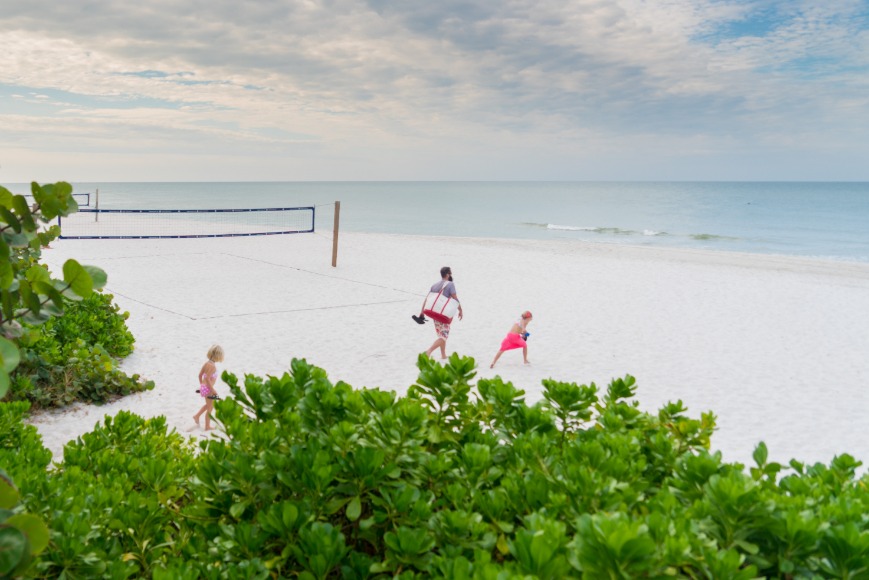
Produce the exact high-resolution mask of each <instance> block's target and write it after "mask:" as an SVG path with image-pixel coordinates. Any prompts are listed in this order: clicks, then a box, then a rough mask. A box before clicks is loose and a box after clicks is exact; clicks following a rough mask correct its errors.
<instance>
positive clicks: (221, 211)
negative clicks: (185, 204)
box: [78, 206, 314, 213]
mask: <svg viewBox="0 0 869 580" xmlns="http://www.w3.org/2000/svg"><path fill="white" fill-rule="evenodd" d="M305 209H309V210H311V211H314V206H303V207H253V208H240V209H80V210H78V211H79V212H80V213H240V212H252V211H298V210H305Z"/></svg>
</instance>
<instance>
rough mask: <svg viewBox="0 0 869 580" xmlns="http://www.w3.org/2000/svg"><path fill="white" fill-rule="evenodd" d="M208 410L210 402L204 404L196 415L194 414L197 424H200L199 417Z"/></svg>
mask: <svg viewBox="0 0 869 580" xmlns="http://www.w3.org/2000/svg"><path fill="white" fill-rule="evenodd" d="M207 410H208V403H206V404H204V405H202V408H201V409H199V411H198V412H197V413H196V414H195V415H193V420H194V421H195V422H196V424H197V425H199V417H201V416H202V413H204V412H205V411H207Z"/></svg>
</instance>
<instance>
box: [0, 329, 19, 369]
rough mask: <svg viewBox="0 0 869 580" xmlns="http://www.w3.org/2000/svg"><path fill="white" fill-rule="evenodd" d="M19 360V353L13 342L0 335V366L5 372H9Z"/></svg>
mask: <svg viewBox="0 0 869 580" xmlns="http://www.w3.org/2000/svg"><path fill="white" fill-rule="evenodd" d="M20 360H21V355H20V353H19V352H18V347H17V346H16V345H15V343H14V342H12V341H11V340H8V339H6V338H3V337H0V368H2V369H3V370H4V371H5V372H7V373H11V372H12V371H13V370H15V368H16V367H17V366H18V363H19V362H20Z"/></svg>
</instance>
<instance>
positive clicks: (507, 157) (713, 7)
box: [0, 0, 869, 183]
mask: <svg viewBox="0 0 869 580" xmlns="http://www.w3.org/2000/svg"><path fill="white" fill-rule="evenodd" d="M0 31H2V33H0V38H2V49H0V183H12V182H21V181H31V180H37V181H53V180H60V179H63V180H68V181H188V180H189V181H247V180H268V181H272V180H490V179H491V180H500V179H532V180H534V179H539V180H767V179H771V180H869V0H811V1H802V0H787V1H774V0H740V1H733V0H479V1H476V2H464V1H457V0H369V1H367V2H366V1H362V0H309V1H305V0H298V1H297V0H259V1H244V0H138V1H129V0H123V1H122V0H87V1H65V2H59V1H58V0H0Z"/></svg>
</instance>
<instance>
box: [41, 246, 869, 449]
mask: <svg viewBox="0 0 869 580" xmlns="http://www.w3.org/2000/svg"><path fill="white" fill-rule="evenodd" d="M43 256H44V260H45V262H47V263H48V264H49V265H50V266H51V268H52V270H53V271H56V272H59V271H60V269H61V265H62V263H63V261H64V260H65V259H67V258H69V257H74V258H76V259H77V260H79V261H80V262H81V263H83V264H92V265H95V266H99V267H101V268H103V269H105V270H106V271H107V272H108V275H109V281H108V284H107V291H108V292H110V293H112V294H114V296H115V300H116V302H117V303H118V304H119V305H120V307H121V308H122V309H123V310H127V311H129V312H130V318H129V320H128V325H129V327H130V329H131V330H132V332H133V334H134V335H135V337H136V350H135V352H134V353H133V354H132V355H131V356H130V357H129V358H128V359H126V360H125V361H124V363H123V368H124V369H125V370H126V371H127V372H129V373H140V374H141V375H143V376H144V377H147V378H148V379H151V380H153V381H155V383H156V388H155V389H154V390H153V391H150V392H146V393H143V394H137V395H133V396H130V397H126V398H123V399H121V400H118V401H116V402H115V403H112V404H109V405H105V406H102V407H97V406H88V405H77V406H75V407H72V408H69V409H66V410H62V411H57V412H48V413H42V414H38V415H37V416H35V417H34V418H33V423H34V424H36V425H37V426H38V428H39V430H40V432H41V434H42V436H43V439H44V441H45V444H46V445H47V446H48V447H49V448H50V449H51V450H52V451H53V452H54V453H55V457H56V458H57V459H58V460H59V459H60V458H61V450H62V448H63V445H64V444H65V443H66V442H67V441H68V440H70V439H73V438H75V437H77V436H79V435H81V434H83V433H85V432H87V431H89V430H90V429H91V428H92V427H93V425H94V424H95V423H96V422H97V421H99V420H101V418H102V417H103V416H104V414H106V413H109V414H113V413H116V412H117V411H119V410H121V409H127V410H130V411H134V412H136V413H138V414H140V415H143V416H146V417H148V416H156V415H165V416H166V417H167V418H168V421H169V424H170V425H171V426H172V427H175V428H177V429H178V430H179V431H182V432H184V431H186V430H187V429H189V428H191V426H192V425H193V422H192V419H191V416H192V415H193V414H194V413H195V412H196V411H197V409H198V408H199V407H200V405H201V399H200V398H199V396H198V395H197V394H196V393H194V389H196V387H197V380H196V376H197V373H198V371H199V369H200V367H201V365H202V363H203V362H204V361H205V353H206V351H207V350H208V348H209V347H210V346H211V345H212V344H215V343H217V344H220V345H222V346H223V347H224V349H225V351H226V360H225V363H224V364H223V365H220V366H219V369H220V370H223V369H228V370H230V371H232V372H234V373H237V374H239V375H242V374H245V373H251V374H256V375H261V376H264V375H267V374H271V375H276V374H281V373H283V372H284V371H285V370H286V369H287V368H288V367H289V362H290V360H291V359H292V358H293V357H304V358H307V359H308V360H309V361H311V362H313V363H315V364H317V365H319V366H321V367H323V368H325V369H326V371H327V372H328V373H329V376H330V378H331V379H332V380H333V381H337V380H339V379H340V380H344V381H346V382H348V383H350V384H351V385H353V386H356V387H362V386H368V387H380V388H383V389H393V390H396V391H398V392H400V393H403V392H404V391H405V390H406V388H407V387H408V386H409V385H411V384H412V383H413V382H414V380H415V378H416V374H417V369H416V367H415V363H416V358H417V355H418V354H419V353H420V352H422V351H424V350H425V349H426V348H428V347H429V345H430V344H431V343H432V341H433V340H434V338H435V335H434V328H433V325H432V324H431V322H429V323H428V324H426V325H425V326H419V325H417V324H415V323H414V322H413V321H412V320H411V318H410V316H411V314H414V313H417V312H418V311H419V308H420V305H421V303H422V300H423V297H424V294H425V292H426V291H427V289H428V287H429V286H430V285H431V284H433V283H434V282H435V281H437V280H438V278H439V275H438V270H439V268H440V267H441V266H444V265H449V266H451V267H452V270H453V274H454V278H455V283H456V287H457V290H458V296H459V298H460V299H461V302H462V304H463V307H464V313H465V318H464V320H462V321H460V322H459V321H456V322H455V323H454V324H453V329H452V335H451V337H450V340H449V342H448V345H447V347H448V352H449V353H451V352H458V353H460V354H463V355H470V356H473V357H474V358H475V359H476V360H477V362H478V365H479V376H480V377H489V376H494V375H495V374H499V375H501V376H502V377H503V378H505V379H506V380H510V381H512V382H513V383H514V384H515V385H516V386H518V387H520V388H522V389H525V391H526V392H527V399H528V400H529V401H535V400H538V399H539V398H540V392H541V384H540V383H541V380H543V379H546V378H554V379H557V380H563V381H571V382H577V383H589V382H592V381H594V382H595V383H597V384H598V386H599V387H601V389H604V388H605V387H606V384H607V383H608V382H609V380H610V379H611V378H613V377H620V376H624V375H625V374H628V373H630V374H632V375H634V376H635V377H637V381H638V385H639V392H638V399H639V401H640V403H641V406H642V408H643V409H645V410H649V411H654V410H656V409H657V408H658V407H659V406H660V405H661V404H663V403H665V402H666V401H668V400H676V399H682V400H683V401H684V402H685V403H686V405H687V406H688V408H689V413H690V414H691V415H692V416H695V417H699V415H700V413H701V412H704V411H708V410H711V411H713V412H714V413H715V414H716V415H717V417H718V432H717V433H716V435H715V437H714V438H713V447H714V448H715V449H720V450H722V451H723V453H724V459H725V460H727V461H740V462H743V463H751V453H752V451H753V449H754V447H755V445H756V444H757V442H758V441H761V440H763V441H765V442H766V443H767V445H768V447H769V449H770V457H771V458H772V459H774V460H778V461H787V460H789V459H790V458H792V457H793V458H797V459H799V460H801V461H807V462H815V461H822V462H829V460H830V459H831V458H832V457H833V456H834V455H836V454H841V453H846V452H847V453H850V454H852V455H854V456H855V457H857V458H858V459H860V460H863V461H869V438H866V437H865V436H864V433H865V422H864V421H865V420H866V419H865V418H866V416H867V412H869V396H867V394H866V390H867V383H869V356H867V354H869V325H867V322H869V264H862V263H846V262H841V263H840V262H829V261H818V260H810V259H800V258H786V257H777V256H765V255H748V254H732V253H721V252H705V251H695V250H679V249H659V248H656V249H651V248H646V247H631V246H622V245H607V244H587V243H580V242H544V241H519V240H492V239H470V238H432V237H409V236H395V235H380V234H353V233H349V234H342V236H341V241H340V253H339V263H338V267H337V268H332V267H331V264H330V260H331V233H330V232H322V233H320V232H318V233H316V234H300V235H285V236H266V237H261V238H220V239H193V240H183V239H182V240H92V241H78V240H58V241H55V242H54V243H53V244H52V249H50V250H46V251H45V252H44V253H43ZM526 309H527V310H531V311H532V312H533V314H534V321H533V323H532V324H531V325H530V326H529V331H530V332H531V337H530V339H529V359H530V360H531V363H532V364H531V365H530V366H523V365H522V361H521V358H522V357H521V353H520V352H519V351H511V352H507V353H505V355H504V356H502V358H501V360H500V361H499V363H498V366H497V367H496V368H495V370H490V369H489V368H488V367H489V363H490V362H491V360H492V357H493V356H494V354H495V352H496V351H497V349H498V346H499V344H500V341H501V339H502V338H503V336H504V334H505V333H506V332H507V330H508V329H509V328H510V325H511V323H512V322H513V321H514V320H515V319H516V318H517V317H518V315H519V313H520V312H521V311H523V310H526ZM218 390H219V391H220V392H221V394H226V393H227V392H228V389H227V388H226V386H225V385H222V389H221V383H220V382H219V383H218ZM192 435H200V436H201V435H203V433H202V432H201V431H194V432H193V433H192Z"/></svg>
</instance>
